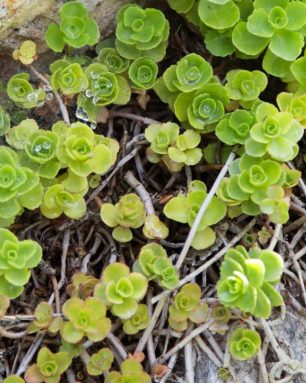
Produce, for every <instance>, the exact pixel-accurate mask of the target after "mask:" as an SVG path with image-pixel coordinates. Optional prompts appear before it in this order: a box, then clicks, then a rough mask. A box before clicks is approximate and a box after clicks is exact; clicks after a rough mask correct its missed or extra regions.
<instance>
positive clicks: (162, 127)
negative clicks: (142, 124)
mask: <svg viewBox="0 0 306 383" xmlns="http://www.w3.org/2000/svg"><path fill="white" fill-rule="evenodd" d="M179 133H180V127H179V126H178V125H177V124H175V123H174V122H166V123H164V124H151V125H149V126H148V127H147V128H146V130H145V137H146V139H147V141H149V142H150V144H151V145H150V148H151V150H152V151H153V152H154V153H156V154H161V155H165V154H167V153H168V148H169V146H170V145H175V142H176V140H177V138H178V136H179Z"/></svg>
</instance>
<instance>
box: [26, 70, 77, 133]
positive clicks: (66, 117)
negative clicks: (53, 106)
mask: <svg viewBox="0 0 306 383" xmlns="http://www.w3.org/2000/svg"><path fill="white" fill-rule="evenodd" d="M30 68H31V70H32V72H33V73H34V74H35V75H36V76H37V77H38V78H39V79H40V80H41V81H42V82H44V83H45V84H46V85H49V86H50V83H49V81H48V79H47V78H46V77H45V76H43V75H42V74H41V73H39V72H38V70H37V69H36V68H34V67H33V66H32V65H31V66H30ZM53 92H54V95H55V98H56V100H57V102H58V104H59V107H60V110H61V113H62V117H63V120H64V121H65V122H66V124H68V125H70V119H69V114H68V110H67V108H66V105H65V104H64V101H63V100H62V98H61V96H60V95H59V93H58V92H57V91H55V90H53Z"/></svg>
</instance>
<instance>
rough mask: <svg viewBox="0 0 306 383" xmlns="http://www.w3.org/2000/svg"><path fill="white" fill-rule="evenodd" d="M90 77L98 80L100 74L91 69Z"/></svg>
mask: <svg viewBox="0 0 306 383" xmlns="http://www.w3.org/2000/svg"><path fill="white" fill-rule="evenodd" d="M90 77H91V78H93V79H94V80H96V79H98V78H99V74H98V73H95V72H94V71H91V72H90Z"/></svg>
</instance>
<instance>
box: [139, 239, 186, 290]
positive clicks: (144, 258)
mask: <svg viewBox="0 0 306 383" xmlns="http://www.w3.org/2000/svg"><path fill="white" fill-rule="evenodd" d="M133 268H134V270H137V271H138V270H140V271H141V272H142V273H143V274H144V275H145V276H146V277H147V278H148V280H152V279H153V280H156V281H157V282H158V283H159V284H160V285H161V286H163V287H165V288H166V289H174V288H176V287H177V286H178V283H179V276H178V272H177V270H176V268H175V267H174V266H173V265H172V262H171V261H170V259H169V258H168V255H167V252H166V250H165V249H164V248H163V247H162V246H161V245H159V244H158V243H149V244H147V245H145V246H143V247H142V248H141V251H140V253H139V258H138V260H137V261H136V262H135V264H134V267H133Z"/></svg>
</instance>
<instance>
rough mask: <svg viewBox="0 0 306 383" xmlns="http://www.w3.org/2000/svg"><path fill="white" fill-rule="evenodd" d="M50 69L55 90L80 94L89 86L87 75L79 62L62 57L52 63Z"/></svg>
mask: <svg viewBox="0 0 306 383" xmlns="http://www.w3.org/2000/svg"><path fill="white" fill-rule="evenodd" d="M50 71H51V78H50V84H51V86H52V88H53V90H60V91H61V92H62V93H63V94H65V95H74V94H78V93H80V92H81V91H82V90H85V89H86V88H87V86H88V80H87V77H86V76H85V73H84V71H83V69H82V67H81V65H80V64H79V63H77V62H72V63H71V62H70V61H69V60H66V59H60V60H57V61H54V62H53V63H52V64H51V65H50Z"/></svg>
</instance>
